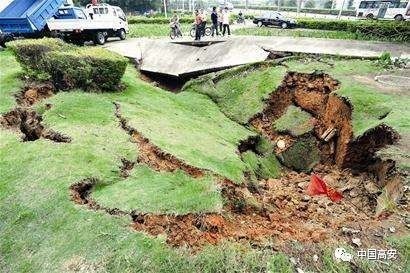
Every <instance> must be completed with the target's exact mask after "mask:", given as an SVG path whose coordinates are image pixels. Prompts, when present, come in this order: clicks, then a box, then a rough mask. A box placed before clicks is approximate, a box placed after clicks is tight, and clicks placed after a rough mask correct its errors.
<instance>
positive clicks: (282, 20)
mask: <svg viewBox="0 0 410 273" xmlns="http://www.w3.org/2000/svg"><path fill="white" fill-rule="evenodd" d="M253 23H254V24H256V25H257V26H258V27H262V26H278V27H281V28H291V27H295V26H296V20H294V19H291V18H287V17H285V16H283V15H282V14H280V13H279V12H267V13H265V14H263V15H262V16H259V17H255V19H253Z"/></svg>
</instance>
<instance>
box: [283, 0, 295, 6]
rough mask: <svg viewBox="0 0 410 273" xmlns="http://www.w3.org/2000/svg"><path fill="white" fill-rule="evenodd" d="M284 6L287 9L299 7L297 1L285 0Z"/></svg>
mask: <svg viewBox="0 0 410 273" xmlns="http://www.w3.org/2000/svg"><path fill="white" fill-rule="evenodd" d="M284 6H285V7H296V6H297V1H296V0H285V1H284Z"/></svg>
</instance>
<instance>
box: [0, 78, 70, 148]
mask: <svg viewBox="0 0 410 273" xmlns="http://www.w3.org/2000/svg"><path fill="white" fill-rule="evenodd" d="M52 95H54V87H53V85H52V84H50V83H42V84H37V83H30V84H28V85H26V86H25V87H24V89H23V91H22V92H21V93H20V94H18V95H17V96H16V102H17V105H18V106H17V107H15V108H14V109H13V110H11V111H10V112H8V113H5V114H3V115H2V116H0V125H1V126H2V127H4V128H6V129H10V130H13V131H16V132H20V133H21V134H22V139H23V141H35V140H37V139H40V138H45V139H49V140H52V141H54V142H71V138H70V137H69V136H65V135H63V134H61V133H59V132H56V131H54V130H51V129H48V128H46V127H45V126H44V125H43V124H42V121H43V118H42V116H41V115H39V114H38V113H37V112H36V111H35V110H34V109H32V108H30V106H32V105H33V104H35V103H37V102H39V101H40V100H43V99H45V98H48V97H51V96H52ZM46 107H48V108H49V107H51V105H49V104H46Z"/></svg>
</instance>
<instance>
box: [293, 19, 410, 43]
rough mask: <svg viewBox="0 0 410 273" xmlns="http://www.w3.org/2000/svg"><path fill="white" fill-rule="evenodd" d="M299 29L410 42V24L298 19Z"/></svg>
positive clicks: (407, 22) (405, 22)
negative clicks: (332, 31) (348, 33)
mask: <svg viewBox="0 0 410 273" xmlns="http://www.w3.org/2000/svg"><path fill="white" fill-rule="evenodd" d="M297 21H298V26H299V27H301V28H310V29H323V30H337V31H348V32H352V33H360V34H363V35H369V36H372V37H384V38H389V40H395V41H403V42H408V41H410V22H409V21H404V22H397V21H375V20H354V21H353V20H312V19H298V20H297Z"/></svg>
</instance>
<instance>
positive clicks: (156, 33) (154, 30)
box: [128, 24, 191, 38]
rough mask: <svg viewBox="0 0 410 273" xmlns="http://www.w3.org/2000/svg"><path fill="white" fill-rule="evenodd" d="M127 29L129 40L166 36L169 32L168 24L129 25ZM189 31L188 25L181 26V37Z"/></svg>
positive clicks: (189, 26)
mask: <svg viewBox="0 0 410 273" xmlns="http://www.w3.org/2000/svg"><path fill="white" fill-rule="evenodd" d="M129 28H130V30H129V31H130V32H129V34H128V36H129V37H131V38H139V37H162V36H168V35H169V33H170V31H171V28H170V27H169V25H168V24H131V25H129ZM190 29H191V25H189V24H182V25H181V30H182V34H183V35H187V34H188V33H189V31H190Z"/></svg>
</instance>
